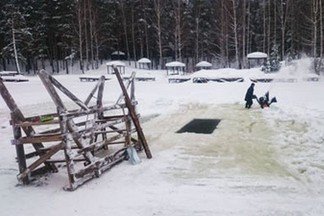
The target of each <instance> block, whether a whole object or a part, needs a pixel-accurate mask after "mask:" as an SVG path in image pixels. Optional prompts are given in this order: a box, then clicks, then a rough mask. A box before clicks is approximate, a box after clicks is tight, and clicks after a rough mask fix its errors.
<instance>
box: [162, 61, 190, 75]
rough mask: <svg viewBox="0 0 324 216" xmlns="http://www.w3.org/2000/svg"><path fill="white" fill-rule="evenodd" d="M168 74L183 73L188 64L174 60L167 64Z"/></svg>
mask: <svg viewBox="0 0 324 216" xmlns="http://www.w3.org/2000/svg"><path fill="white" fill-rule="evenodd" d="M165 67H166V68H167V75H183V74H184V70H185V67H186V65H185V64H184V63H182V62H179V61H173V62H169V63H166V64H165Z"/></svg>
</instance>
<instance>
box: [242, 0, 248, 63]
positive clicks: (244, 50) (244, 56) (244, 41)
mask: <svg viewBox="0 0 324 216" xmlns="http://www.w3.org/2000/svg"><path fill="white" fill-rule="evenodd" d="M242 28H243V33H242V34H243V35H242V43H243V44H242V46H243V49H242V52H243V55H242V60H243V68H246V54H247V53H246V0H243V25H242Z"/></svg>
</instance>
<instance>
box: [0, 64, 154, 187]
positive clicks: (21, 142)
mask: <svg viewBox="0 0 324 216" xmlns="http://www.w3.org/2000/svg"><path fill="white" fill-rule="evenodd" d="M114 70H115V74H116V77H117V79H118V81H119V84H120V86H121V92H122V93H121V95H120V96H119V98H118V99H117V101H116V103H115V104H112V105H105V104H104V103H103V100H104V94H103V93H104V85H105V80H106V79H105V77H104V76H102V77H100V78H99V80H98V82H97V84H96V85H95V86H94V88H93V89H92V91H91V92H90V94H89V95H88V97H87V98H86V100H85V101H84V102H83V101H82V100H80V99H79V98H78V97H77V96H76V95H75V94H73V93H72V92H71V91H69V90H68V89H67V88H66V87H65V86H63V85H62V84H61V83H60V82H59V81H58V80H56V79H55V78H54V77H52V76H51V75H49V74H47V73H46V72H45V70H42V71H40V72H39V74H38V76H39V78H40V79H41V81H42V83H43V85H44V86H45V88H46V90H47V92H48V93H49V95H50V97H51V98H52V100H53V102H54V104H55V106H56V108H57V112H56V113H49V114H45V115H44V114H43V115H36V116H31V117H24V116H23V114H22V112H21V111H20V109H19V108H18V106H17V104H16V103H15V101H14V100H13V98H12V96H11V95H10V93H9V91H8V90H7V89H6V87H5V85H4V84H3V82H2V81H1V80H0V90H1V96H2V97H3V98H4V100H5V102H6V104H7V105H8V107H9V109H10V110H11V120H10V124H11V125H12V128H13V134H14V136H13V137H14V139H13V140H12V141H11V143H12V144H13V145H14V146H15V148H16V153H17V162H18V168H19V174H18V176H17V177H18V180H19V181H21V182H22V183H23V184H29V183H30V182H32V181H31V180H32V178H34V177H35V176H36V175H40V174H43V173H44V172H48V171H51V172H55V171H57V167H56V166H55V164H57V163H65V164H66V169H67V178H68V183H67V185H66V186H65V187H64V189H66V190H69V191H73V190H75V189H76V188H78V187H79V186H81V185H82V184H84V183H85V182H87V181H89V180H91V179H92V178H95V177H99V176H100V175H101V174H102V173H103V172H104V171H106V170H108V169H110V168H112V167H113V166H114V165H116V164H118V163H120V162H122V161H123V160H125V159H127V158H128V157H127V151H126V150H127V148H128V147H133V146H134V147H135V148H136V149H137V150H138V151H140V150H142V148H143V149H144V150H145V153H146V156H147V158H152V154H151V152H150V149H149V146H148V144H147V142H146V139H145V136H144V133H143V131H142V128H141V126H140V121H139V119H138V118H139V116H140V115H139V114H137V113H136V109H135V106H136V105H137V102H136V101H135V85H134V81H135V73H133V74H132V76H131V77H130V79H129V80H127V83H126V86H125V85H124V83H123V81H122V78H121V76H120V73H119V72H118V70H117V69H116V68H115V69H114ZM128 89H130V90H129V91H130V93H128ZM58 91H61V92H62V93H63V94H65V95H66V96H67V97H68V98H69V99H71V100H72V101H73V102H75V103H76V104H77V105H78V106H79V109H77V110H68V109H67V108H66V106H65V105H64V102H63V100H62V99H61V98H60V96H59V94H58ZM93 98H95V105H94V106H93V105H92V106H89V104H90V102H91V100H92V99H93ZM116 113H118V114H116ZM44 126H46V128H47V129H46V130H45V131H44V130H42V129H43V128H44ZM22 131H23V132H24V134H22ZM134 134H137V137H133V135H134ZM28 144H31V145H32V146H33V147H34V151H32V150H30V148H24V147H25V145H28ZM26 149H28V151H27V150H26ZM63 155H64V158H63V157H62V156H63ZM42 164H44V165H45V166H43V167H42Z"/></svg>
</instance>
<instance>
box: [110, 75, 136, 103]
mask: <svg viewBox="0 0 324 216" xmlns="http://www.w3.org/2000/svg"><path fill="white" fill-rule="evenodd" d="M135 75H136V73H135V72H132V75H131V77H130V78H129V80H127V83H126V89H128V88H129V86H130V85H131V83H132V82H134V79H135ZM123 98H124V93H123V92H122V93H121V94H120V96H119V97H118V99H117V101H116V103H115V104H119V103H120V101H121V100H122V99H123Z"/></svg>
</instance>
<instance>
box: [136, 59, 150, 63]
mask: <svg viewBox="0 0 324 216" xmlns="http://www.w3.org/2000/svg"><path fill="white" fill-rule="evenodd" d="M137 62H138V63H145V64H151V60H150V59H148V58H141V59H140V60H138V61H137Z"/></svg>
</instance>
